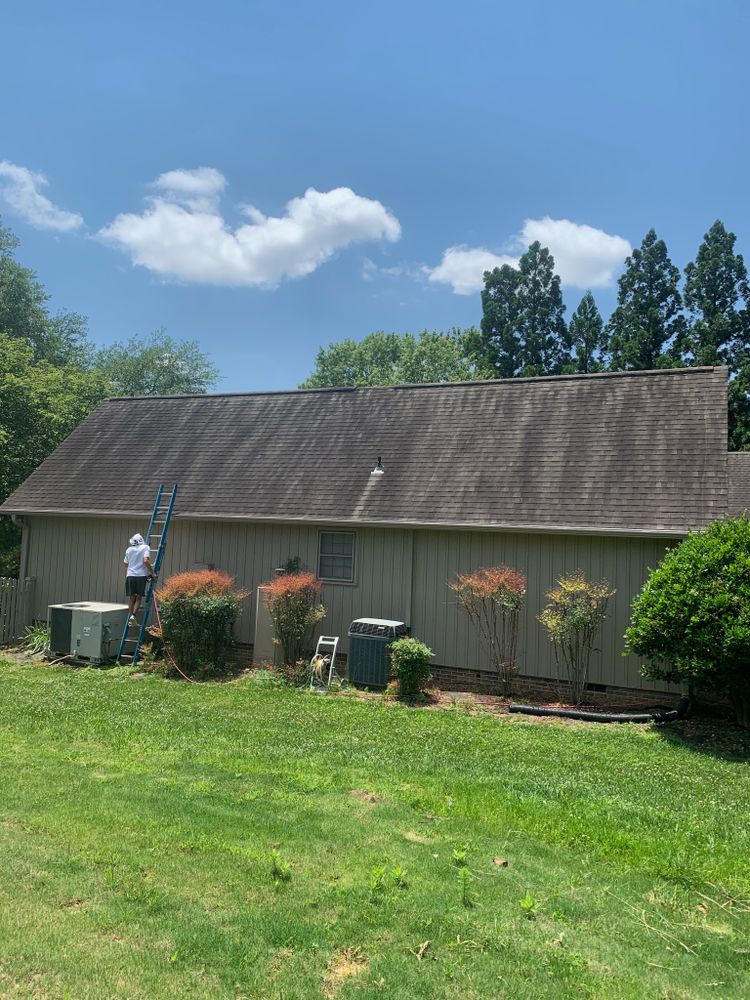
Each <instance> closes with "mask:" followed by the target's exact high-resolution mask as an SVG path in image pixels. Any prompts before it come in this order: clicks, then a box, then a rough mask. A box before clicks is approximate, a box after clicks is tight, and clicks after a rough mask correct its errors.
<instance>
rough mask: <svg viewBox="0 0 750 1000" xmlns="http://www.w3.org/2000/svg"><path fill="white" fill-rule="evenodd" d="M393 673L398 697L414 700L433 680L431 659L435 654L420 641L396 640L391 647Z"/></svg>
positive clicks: (410, 639)
mask: <svg viewBox="0 0 750 1000" xmlns="http://www.w3.org/2000/svg"><path fill="white" fill-rule="evenodd" d="M390 654H391V673H392V674H393V676H394V677H395V679H396V683H397V692H396V693H397V696H398V697H399V698H413V697H414V695H416V694H419V693H420V692H421V691H424V689H425V687H426V686H427V685H428V684H429V682H430V680H431V679H432V674H431V673H430V657H431V656H434V655H435V654H434V653H433V652H432V650H431V649H430V647H429V646H426V645H425V644H424V643H423V642H420V641H419V639H412V638H404V639H396V641H395V642H392V643H391V645H390Z"/></svg>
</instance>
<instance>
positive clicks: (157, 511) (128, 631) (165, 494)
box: [117, 483, 177, 666]
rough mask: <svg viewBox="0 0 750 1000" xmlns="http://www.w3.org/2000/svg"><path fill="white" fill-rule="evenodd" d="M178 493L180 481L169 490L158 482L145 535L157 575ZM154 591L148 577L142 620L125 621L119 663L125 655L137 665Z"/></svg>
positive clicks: (141, 613)
mask: <svg viewBox="0 0 750 1000" xmlns="http://www.w3.org/2000/svg"><path fill="white" fill-rule="evenodd" d="M176 496H177V483H175V484H174V486H173V487H172V489H171V491H169V490H166V489H165V488H164V484H163V483H160V484H159V490H158V492H157V494H156V503H155V504H154V510H153V513H152V514H151V520H150V522H149V525H148V534H147V535H146V543H147V545H148V547H149V548H150V549H151V551H152V552H153V551H154V550H156V558H155V559H154V560H153V562H152V566H153V567H154V573H157V574H158V572H159V570H160V569H161V562H162V559H163V558H164V549H165V548H166V545H167V532H168V531H169V522H170V520H171V519H172V509H173V508H174V501H175V497H176ZM153 590H154V581H153V579H151V578H149V580H148V581H147V583H146V596H145V598H144V600H143V604H142V605H141V607H140V608H139V612H140V615H141V620H140V622H139V621H136V623H135V624H134V625H131V624H130V619H128V621H127V622H126V623H125V628H124V629H123V633H122V638H121V639H120V648H119V650H118V652H117V662H118V663H120V662H121V661H122V658H123V656H125V657H128V656H129V657H130V663H131V665H132V666H135V664H136V663H137V662H138V654H139V653H140V651H141V645H142V643H143V638H144V636H145V635H146V628H147V627H148V620H149V616H150V614H151V607H152V605H153V601H154V595H153ZM132 633H135V634H132Z"/></svg>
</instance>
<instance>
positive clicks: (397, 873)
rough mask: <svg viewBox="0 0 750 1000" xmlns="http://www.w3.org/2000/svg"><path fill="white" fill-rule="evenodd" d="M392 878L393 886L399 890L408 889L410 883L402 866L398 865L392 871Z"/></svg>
mask: <svg viewBox="0 0 750 1000" xmlns="http://www.w3.org/2000/svg"><path fill="white" fill-rule="evenodd" d="M391 877H392V878H393V884H394V885H395V886H396V888H397V889H407V888H408V886H409V883H408V881H407V879H406V869H405V868H402V867H401V866H400V865H396V866H395V868H393V869H392V871H391Z"/></svg>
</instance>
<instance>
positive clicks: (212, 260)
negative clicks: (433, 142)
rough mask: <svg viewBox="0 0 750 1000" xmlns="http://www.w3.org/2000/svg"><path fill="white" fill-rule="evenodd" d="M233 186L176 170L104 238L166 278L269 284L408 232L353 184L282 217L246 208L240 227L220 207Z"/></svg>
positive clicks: (313, 197) (311, 193)
mask: <svg viewBox="0 0 750 1000" xmlns="http://www.w3.org/2000/svg"><path fill="white" fill-rule="evenodd" d="M225 183H226V182H225V179H224V177H223V176H222V174H220V173H219V171H218V170H214V169H213V168H211V167H201V168H199V169H198V170H170V171H169V172H167V173H165V174H162V175H161V176H160V177H159V178H158V179H157V181H156V182H155V187H156V189H157V191H158V192H159V193H158V194H157V195H155V196H153V197H151V198H149V199H148V205H147V207H146V209H145V210H144V211H143V212H142V213H140V214H137V213H124V214H121V215H118V216H117V217H116V218H115V219H114V220H113V221H112V222H111V223H110V224H109V225H108V226H106V227H105V228H104V229H102V230H100V232H99V233H98V234H97V235H98V237H99V238H100V239H101V240H103V241H104V242H106V243H109V244H111V245H113V246H116V247H118V248H120V249H122V250H124V251H126V252H127V253H128V254H129V255H130V257H131V259H132V261H133V263H134V264H138V265H140V266H141V267H145V268H148V270H150V271H153V272H155V273H156V274H161V275H164V276H165V277H172V278H178V279H180V280H183V281H194V282H200V283H203V284H212V285H235V286H239V285H257V286H261V287H273V286H275V285H277V284H278V283H279V282H280V281H282V280H283V279H284V278H299V277H302V276H304V275H306V274H311V273H312V272H313V271H314V270H315V269H316V268H317V267H319V266H320V265H321V264H323V263H324V262H325V261H327V260H329V259H330V258H331V257H332V256H333V255H334V254H335V253H336V251H337V250H340V249H342V248H344V247H346V246H349V245H350V244H352V243H361V242H365V241H368V240H381V239H385V240H388V241H390V242H395V241H396V240H398V239H399V238H400V236H401V226H400V225H399V222H398V219H397V218H396V217H395V216H394V215H393V214H392V213H391V212H389V211H388V210H387V209H386V208H385V207H384V206H383V205H382V204H381V203H380V202H379V201H375V200H373V199H370V198H363V197H361V196H360V195H358V194H355V193H354V191H352V190H351V189H350V188H346V187H341V188H334V189H333V190H332V191H316V190H315V188H308V189H307V191H306V192H305V193H304V195H302V197H300V198H292V200H291V201H290V202H288V203H287V205H286V211H285V214H284V215H282V216H280V217H274V216H270V217H268V216H265V215H264V214H263V213H262V212H260V211H259V210H258V209H257V208H255V207H254V206H253V205H242V206H241V209H242V212H243V214H244V215H245V217H246V218H247V219H248V220H249V221H248V222H245V223H243V224H242V225H240V226H237V227H236V228H232V227H231V226H229V225H228V223H227V222H226V221H225V219H224V218H223V217H222V215H221V213H220V211H219V208H218V199H219V195H220V194H221V192H222V191H223V189H224V186H225Z"/></svg>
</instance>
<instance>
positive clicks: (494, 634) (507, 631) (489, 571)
mask: <svg viewBox="0 0 750 1000" xmlns="http://www.w3.org/2000/svg"><path fill="white" fill-rule="evenodd" d="M448 586H449V587H450V589H451V590H452V591H453V592H454V593H455V595H456V597H457V598H458V606H459V607H460V608H461V609H462V610H463V611H464V612H466V614H467V615H468V616H469V620H470V621H471V622H472V624H473V625H474V626H475V628H476V629H477V631H478V632H479V638H480V640H481V641H482V644H483V645H484V646H485V647H486V649H487V652H488V653H489V657H490V663H491V664H492V666H493V668H494V669H495V670H496V671H497V674H498V677H499V678H500V681H501V684H502V689H503V694H510V690H511V686H512V683H513V678H514V677H515V675H516V649H517V646H518V615H519V612H520V611H521V608H522V607H523V605H524V602H525V600H526V577H525V575H524V574H523V573H521V572H519V570H517V569H513V568H512V567H510V566H489V567H484V568H482V569H476V570H473V571H472V572H471V573H456V578H455V580H454V581H453V582H452V583H449V584H448Z"/></svg>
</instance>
